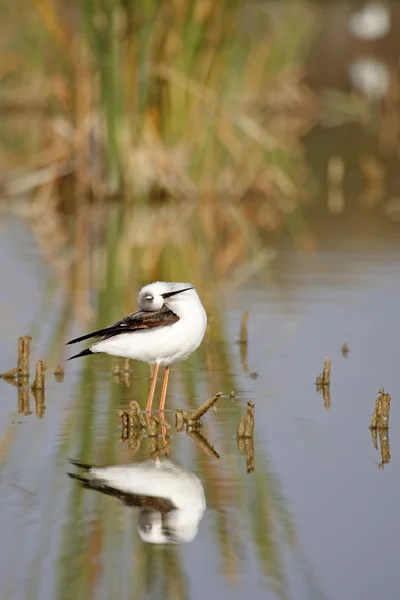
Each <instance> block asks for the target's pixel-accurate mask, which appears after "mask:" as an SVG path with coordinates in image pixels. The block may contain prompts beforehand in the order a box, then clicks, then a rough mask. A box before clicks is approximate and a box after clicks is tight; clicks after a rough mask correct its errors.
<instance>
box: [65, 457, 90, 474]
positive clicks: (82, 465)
mask: <svg viewBox="0 0 400 600" xmlns="http://www.w3.org/2000/svg"><path fill="white" fill-rule="evenodd" d="M68 460H69V462H70V463H71V465H74V466H75V467H79V468H81V469H84V470H85V471H89V469H91V468H92V466H93V465H90V464H89V463H85V462H82V461H81V460H75V458H69V459H68Z"/></svg>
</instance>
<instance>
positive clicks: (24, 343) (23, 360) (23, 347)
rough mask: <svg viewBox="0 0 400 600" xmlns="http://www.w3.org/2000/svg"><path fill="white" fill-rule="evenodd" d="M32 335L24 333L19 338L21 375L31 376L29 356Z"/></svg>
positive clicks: (19, 368)
mask: <svg viewBox="0 0 400 600" xmlns="http://www.w3.org/2000/svg"><path fill="white" fill-rule="evenodd" d="M31 340H32V338H31V336H30V335H24V336H23V337H20V338H19V339H18V370H19V374H20V377H24V378H27V377H29V358H30V346H31Z"/></svg>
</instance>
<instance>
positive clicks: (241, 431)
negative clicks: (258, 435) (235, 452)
mask: <svg viewBox="0 0 400 600" xmlns="http://www.w3.org/2000/svg"><path fill="white" fill-rule="evenodd" d="M254 411H255V408H254V403H253V402H251V401H250V400H249V401H248V403H247V410H246V415H245V416H243V417H242V418H241V419H240V422H239V426H238V430H237V437H238V438H252V437H253V435H254Z"/></svg>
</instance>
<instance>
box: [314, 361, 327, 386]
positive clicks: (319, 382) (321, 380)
mask: <svg viewBox="0 0 400 600" xmlns="http://www.w3.org/2000/svg"><path fill="white" fill-rule="evenodd" d="M330 383H331V360H330V358H326V359H325V361H324V369H323V371H322V373H321V375H318V377H317V379H316V386H317V390H318V391H321V389H322V388H323V387H324V386H329V385H330Z"/></svg>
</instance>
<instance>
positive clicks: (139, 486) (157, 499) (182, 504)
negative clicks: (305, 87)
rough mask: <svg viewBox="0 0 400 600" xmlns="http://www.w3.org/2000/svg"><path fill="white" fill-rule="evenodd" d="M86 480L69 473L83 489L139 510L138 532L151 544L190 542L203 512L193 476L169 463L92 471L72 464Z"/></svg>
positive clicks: (200, 491) (200, 492) (203, 503)
mask: <svg viewBox="0 0 400 600" xmlns="http://www.w3.org/2000/svg"><path fill="white" fill-rule="evenodd" d="M71 462H72V464H74V465H76V466H77V467H81V468H83V469H85V470H86V471H87V476H86V477H85V476H82V475H77V474H75V473H68V475H69V476H70V477H72V478H73V479H77V480H78V481H79V482H80V483H81V484H82V485H83V486H84V487H85V488H88V489H93V490H96V491H99V492H102V493H104V494H107V495H109V496H115V497H117V498H119V499H120V500H122V501H123V503H124V504H125V505H126V506H130V507H135V508H139V509H140V514H139V522H138V532H139V535H140V537H141V538H142V540H143V541H145V542H149V543H152V544H163V543H165V544H167V543H173V542H191V541H192V540H193V539H194V538H195V536H196V534H197V531H198V526H199V523H200V520H201V519H202V517H203V513H204V511H205V508H206V501H205V497H204V490H203V486H202V484H201V482H200V480H199V479H198V477H197V476H196V475H195V474H194V473H190V472H188V471H185V470H184V469H181V468H180V467H177V466H176V465H174V464H173V463H172V462H171V461H169V460H165V459H164V460H157V461H153V460H149V461H145V462H141V463H132V464H129V465H120V466H111V467H91V466H90V465H86V464H84V463H81V462H78V461H74V460H71Z"/></svg>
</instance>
